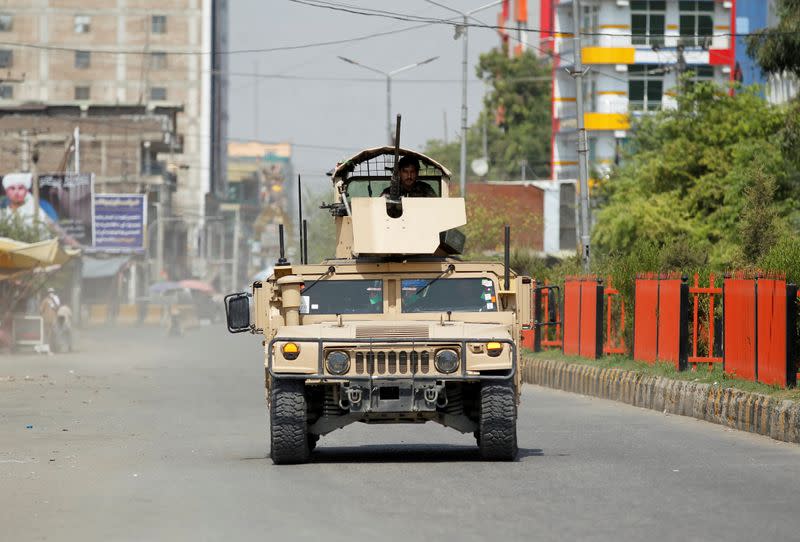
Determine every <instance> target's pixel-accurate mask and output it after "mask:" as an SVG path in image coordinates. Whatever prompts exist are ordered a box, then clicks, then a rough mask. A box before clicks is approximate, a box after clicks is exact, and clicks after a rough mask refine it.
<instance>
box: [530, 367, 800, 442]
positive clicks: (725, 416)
mask: <svg viewBox="0 0 800 542" xmlns="http://www.w3.org/2000/svg"><path fill="white" fill-rule="evenodd" d="M522 380H523V381H524V382H527V383H530V384H537V385H539V386H545V387H548V388H554V389H558V390H564V391H569V392H573V393H580V394H583V395H591V396H593V397H600V398H603V399H611V400H612V401H621V402H623V403H628V404H629V405H634V406H638V407H642V408H649V409H652V410H658V411H660V412H667V413H669V414H679V415H681V416H691V417H693V418H697V419H698V420H705V421H707V422H712V423H716V424H719V425H724V426H726V427H731V428H734V429H739V430H741V431H749V432H750V433H758V434H759V435H766V436H768V437H771V438H773V439H775V440H782V441H784V442H795V443H800V403H797V402H794V401H788V400H782V399H774V398H771V397H767V396H765V395H761V394H758V393H749V392H745V391H739V390H734V389H730V388H720V387H719V386H713V385H711V384H698V383H697V382H687V381H682V380H671V379H669V378H663V377H660V376H646V375H642V374H639V373H636V372H633V371H624V370H622V369H601V368H599V367H591V366H589V365H581V364H577V363H566V362H563V361H547V360H540V359H532V358H523V359H522Z"/></svg>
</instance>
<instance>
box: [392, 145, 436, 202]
mask: <svg viewBox="0 0 800 542" xmlns="http://www.w3.org/2000/svg"><path fill="white" fill-rule="evenodd" d="M397 170H398V172H399V175H400V195H401V196H403V197H404V198H408V197H411V198H435V197H436V192H434V190H433V188H431V185H429V184H428V183H425V182H422V181H419V180H417V176H418V175H419V160H417V159H416V158H414V157H413V156H409V155H406V156H403V157H402V158H401V159H400V161H399V162H398V164H397ZM390 189H391V187H386V189H384V191H383V192H381V196H388V195H389V191H390Z"/></svg>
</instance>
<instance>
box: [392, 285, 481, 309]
mask: <svg viewBox="0 0 800 542" xmlns="http://www.w3.org/2000/svg"><path fill="white" fill-rule="evenodd" d="M431 280H433V279H405V280H403V281H402V282H401V285H400V290H401V297H402V310H403V312H406V313H408V312H446V311H452V312H494V311H496V310H497V297H496V296H495V292H494V283H493V282H492V281H491V280H489V279H484V278H464V279H440V280H437V281H436V282H434V283H432V284H430V286H428V287H427V288H424V286H425V285H426V284H428V283H430V282H431ZM420 288H424V289H423V290H420ZM417 292H419V293H417Z"/></svg>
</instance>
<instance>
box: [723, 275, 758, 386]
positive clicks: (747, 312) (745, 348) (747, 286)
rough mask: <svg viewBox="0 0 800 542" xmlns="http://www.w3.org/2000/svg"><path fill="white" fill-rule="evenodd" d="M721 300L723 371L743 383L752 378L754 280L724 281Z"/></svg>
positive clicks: (753, 359)
mask: <svg viewBox="0 0 800 542" xmlns="http://www.w3.org/2000/svg"><path fill="white" fill-rule="evenodd" d="M724 284H725V285H724V288H723V293H722V299H723V301H722V302H723V304H724V307H725V317H724V323H723V325H724V334H723V335H724V342H725V347H724V348H723V352H724V367H725V372H726V373H728V374H732V375H735V376H737V377H739V378H744V379H747V380H755V378H756V291H755V281H754V280H752V279H747V278H726V279H725V283H724Z"/></svg>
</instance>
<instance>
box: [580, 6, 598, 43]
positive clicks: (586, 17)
mask: <svg viewBox="0 0 800 542" xmlns="http://www.w3.org/2000/svg"><path fill="white" fill-rule="evenodd" d="M599 21H600V6H598V5H583V6H581V32H582V33H583V34H586V37H585V39H584V43H589V44H591V45H597V44H598V43H599V39H600V36H598V35H597V33H598V29H599Z"/></svg>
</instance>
